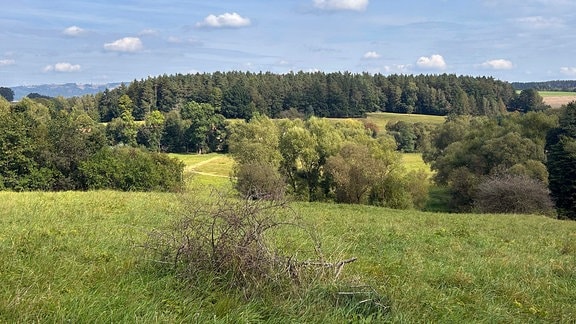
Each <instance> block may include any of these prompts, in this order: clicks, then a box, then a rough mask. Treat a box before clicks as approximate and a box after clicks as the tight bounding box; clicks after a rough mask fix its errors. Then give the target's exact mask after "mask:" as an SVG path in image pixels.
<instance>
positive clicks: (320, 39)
mask: <svg viewBox="0 0 576 324" xmlns="http://www.w3.org/2000/svg"><path fill="white" fill-rule="evenodd" d="M0 7H1V8H2V9H1V10H0V86H18V85H39V84H60V83H69V82H70V83H92V84H104V83H110V82H130V81H132V80H135V79H137V80H140V79H143V78H144V79H145V78H147V77H149V76H158V75H163V74H168V75H170V74H176V73H182V74H186V73H204V72H207V73H212V72H216V71H223V72H224V71H251V72H273V73H290V72H298V71H304V72H313V71H322V72H327V73H329V72H337V71H342V72H344V71H348V72H353V73H362V72H368V73H381V74H384V75H390V74H442V73H449V74H457V75H472V76H491V77H494V78H496V79H499V80H504V81H510V82H513V81H520V82H527V81H547V80H567V79H569V80H573V79H576V32H575V31H576V0H210V1H208V0H202V1H200V0H174V1H162V0H114V1H109V0H50V1H47V0H18V1H13V0H0Z"/></svg>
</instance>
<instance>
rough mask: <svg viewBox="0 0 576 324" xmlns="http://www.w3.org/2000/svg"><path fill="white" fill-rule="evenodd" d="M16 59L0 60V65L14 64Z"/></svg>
mask: <svg viewBox="0 0 576 324" xmlns="http://www.w3.org/2000/svg"><path fill="white" fill-rule="evenodd" d="M15 63H16V61H14V60H11V59H5V60H0V66H6V65H12V64H15Z"/></svg>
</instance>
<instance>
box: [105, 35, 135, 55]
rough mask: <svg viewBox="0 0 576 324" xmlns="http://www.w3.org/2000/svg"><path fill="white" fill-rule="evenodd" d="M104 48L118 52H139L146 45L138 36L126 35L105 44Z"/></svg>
mask: <svg viewBox="0 0 576 324" xmlns="http://www.w3.org/2000/svg"><path fill="white" fill-rule="evenodd" d="M104 48H105V49H107V50H109V51H116V52H137V51H140V50H141V49H142V48H144V46H143V45H142V41H141V40H140V38H138V37H124V38H121V39H118V40H116V41H114V42H112V43H106V44H104Z"/></svg>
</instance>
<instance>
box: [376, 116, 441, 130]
mask: <svg viewBox="0 0 576 324" xmlns="http://www.w3.org/2000/svg"><path fill="white" fill-rule="evenodd" d="M365 120H366V121H368V122H371V123H374V124H375V125H376V126H378V128H379V129H380V130H381V131H382V130H384V129H386V124H388V123H395V122H398V121H404V122H408V123H424V124H433V125H439V124H442V123H444V121H445V120H446V117H444V116H431V115H417V114H398V113H369V114H367V116H366V119H365Z"/></svg>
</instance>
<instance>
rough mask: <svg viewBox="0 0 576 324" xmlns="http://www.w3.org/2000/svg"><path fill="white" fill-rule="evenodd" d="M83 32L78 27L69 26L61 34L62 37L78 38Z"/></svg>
mask: <svg viewBox="0 0 576 324" xmlns="http://www.w3.org/2000/svg"><path fill="white" fill-rule="evenodd" d="M84 32H85V30H84V29H82V28H80V27H78V26H70V27H68V28H66V29H64V30H63V31H62V33H63V34H64V35H68V36H79V35H81V34H82V33H84Z"/></svg>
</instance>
